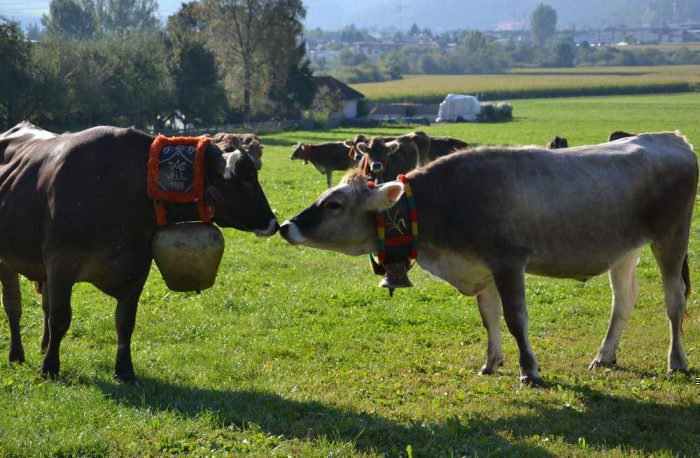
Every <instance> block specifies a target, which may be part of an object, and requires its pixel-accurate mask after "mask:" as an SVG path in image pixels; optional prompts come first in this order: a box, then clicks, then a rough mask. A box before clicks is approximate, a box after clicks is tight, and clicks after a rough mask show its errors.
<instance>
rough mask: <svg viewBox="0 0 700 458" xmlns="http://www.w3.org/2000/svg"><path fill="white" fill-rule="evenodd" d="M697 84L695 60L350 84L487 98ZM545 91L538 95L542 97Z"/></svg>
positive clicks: (389, 95)
mask: <svg viewBox="0 0 700 458" xmlns="http://www.w3.org/2000/svg"><path fill="white" fill-rule="evenodd" d="M678 83H689V84H691V85H698V84H700V66H698V65H686V66H659V67H581V68H558V69H557V68H549V69H513V70H511V71H510V72H508V73H505V74H496V75H406V76H405V77H404V78H403V79H400V80H395V81H386V82H382V83H363V84H353V85H352V87H353V88H354V89H356V90H358V91H360V92H361V93H363V94H364V95H365V96H366V97H367V98H369V99H370V100H371V101H422V102H426V101H429V102H435V101H440V100H442V99H443V98H444V97H445V94H448V93H458V94H485V95H488V96H489V97H488V98H490V99H493V98H498V97H499V95H502V96H503V98H508V97H517V98H528V95H529V96H530V97H532V95H533V94H534V95H536V94H539V93H544V92H552V93H555V94H554V95H557V94H556V91H560V92H564V91H602V90H606V91H614V90H622V89H621V88H624V90H627V91H633V90H635V89H637V90H645V89H647V90H650V89H649V88H650V87H654V88H657V89H656V90H657V92H664V91H663V90H662V89H661V88H662V86H664V85H672V84H678ZM546 96H547V95H546V94H544V95H539V97H546Z"/></svg>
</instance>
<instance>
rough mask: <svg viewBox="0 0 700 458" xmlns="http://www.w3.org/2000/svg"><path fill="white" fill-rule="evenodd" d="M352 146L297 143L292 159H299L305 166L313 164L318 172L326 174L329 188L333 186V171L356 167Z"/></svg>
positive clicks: (341, 143) (334, 143)
mask: <svg viewBox="0 0 700 458" xmlns="http://www.w3.org/2000/svg"><path fill="white" fill-rule="evenodd" d="M352 150H353V148H352V146H347V145H346V144H345V142H330V143H318V144H315V145H314V144H311V143H297V144H296V145H294V146H293V149H292V156H291V157H290V159H292V160H294V159H299V160H302V161H304V164H308V163H309V162H311V163H312V164H313V166H314V167H316V170H318V171H319V172H321V173H325V174H326V182H327V183H328V187H329V188H330V187H331V186H333V170H347V169H349V168H351V167H354V166H355V165H356V164H357V161H356V160H355V159H354V155H353V154H352Z"/></svg>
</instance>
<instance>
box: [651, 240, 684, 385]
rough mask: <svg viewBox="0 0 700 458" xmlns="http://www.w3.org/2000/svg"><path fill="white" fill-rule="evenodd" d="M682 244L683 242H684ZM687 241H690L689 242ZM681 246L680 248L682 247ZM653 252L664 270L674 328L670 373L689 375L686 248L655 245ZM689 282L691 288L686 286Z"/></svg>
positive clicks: (669, 314)
mask: <svg viewBox="0 0 700 458" xmlns="http://www.w3.org/2000/svg"><path fill="white" fill-rule="evenodd" d="M681 240H682V238H681ZM685 240H687V238H685ZM679 245H680V244H679ZM651 250H652V252H653V253H654V257H655V258H656V262H657V263H658V264H659V270H661V279H662V281H663V286H664V302H665V303H666V316H668V321H669V324H670V328H671V344H670V348H669V351H668V370H669V372H675V371H681V372H687V371H688V362H687V360H686V358H685V352H684V351H683V343H682V342H681V331H682V325H683V318H684V316H685V306H686V291H689V288H690V284H689V283H690V278H689V277H688V265H687V262H688V261H687V258H686V254H685V248H684V247H677V249H672V248H671V249H669V247H664V246H661V245H660V244H656V243H652V245H651ZM686 281H687V282H688V284H686Z"/></svg>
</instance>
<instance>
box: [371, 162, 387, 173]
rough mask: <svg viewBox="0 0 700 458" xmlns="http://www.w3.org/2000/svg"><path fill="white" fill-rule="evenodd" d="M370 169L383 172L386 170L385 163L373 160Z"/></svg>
mask: <svg viewBox="0 0 700 458" xmlns="http://www.w3.org/2000/svg"><path fill="white" fill-rule="evenodd" d="M369 170H370V171H371V172H372V173H381V172H382V171H383V170H384V164H382V163H381V162H372V164H371V165H370V166H369Z"/></svg>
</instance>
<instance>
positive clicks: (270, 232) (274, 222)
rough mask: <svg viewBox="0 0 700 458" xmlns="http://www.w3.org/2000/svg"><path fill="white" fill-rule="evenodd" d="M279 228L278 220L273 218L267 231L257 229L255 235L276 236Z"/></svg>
mask: <svg viewBox="0 0 700 458" xmlns="http://www.w3.org/2000/svg"><path fill="white" fill-rule="evenodd" d="M279 228H280V225H279V223H277V218H272V219H271V220H270V222H269V223H268V225H267V227H266V228H265V229H256V230H254V231H253V233H254V234H255V235H257V236H258V237H269V236H271V235H274V234H275V232H277V230H278V229H279Z"/></svg>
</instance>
